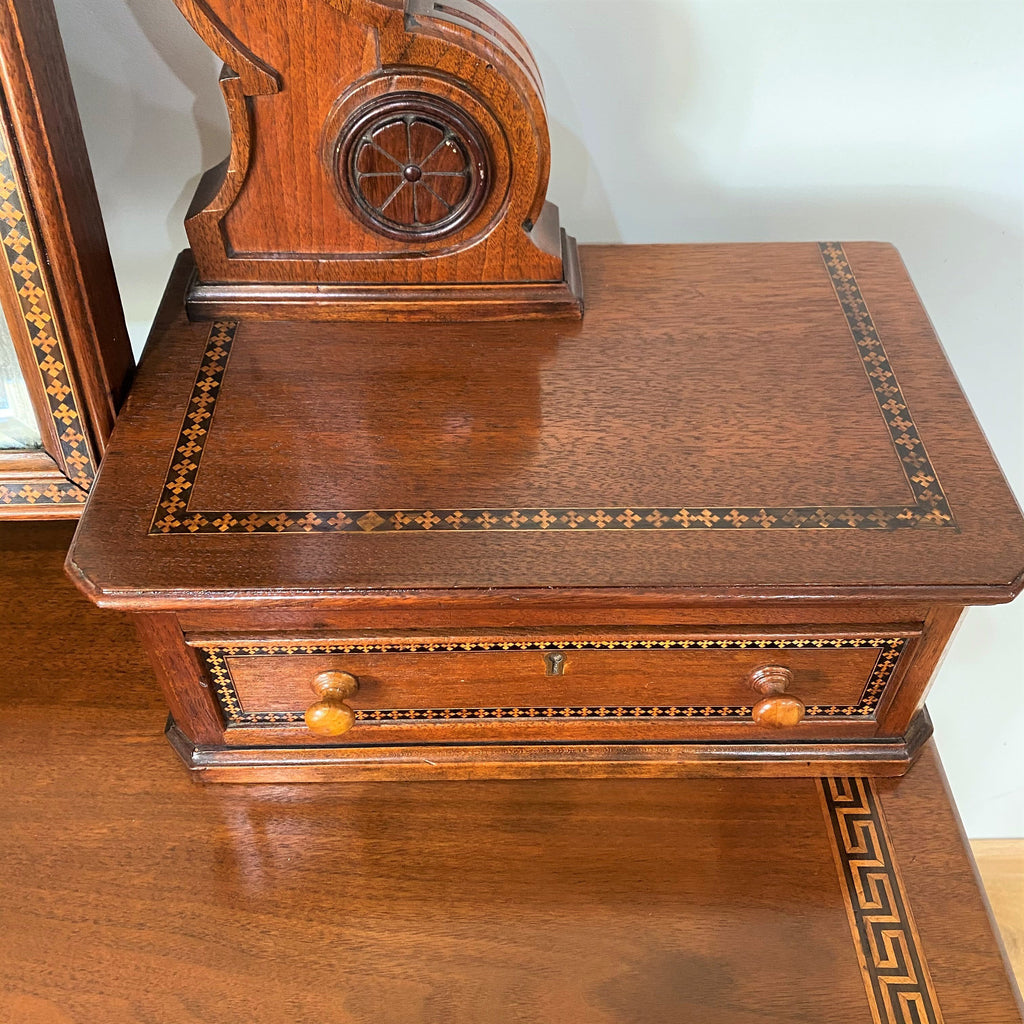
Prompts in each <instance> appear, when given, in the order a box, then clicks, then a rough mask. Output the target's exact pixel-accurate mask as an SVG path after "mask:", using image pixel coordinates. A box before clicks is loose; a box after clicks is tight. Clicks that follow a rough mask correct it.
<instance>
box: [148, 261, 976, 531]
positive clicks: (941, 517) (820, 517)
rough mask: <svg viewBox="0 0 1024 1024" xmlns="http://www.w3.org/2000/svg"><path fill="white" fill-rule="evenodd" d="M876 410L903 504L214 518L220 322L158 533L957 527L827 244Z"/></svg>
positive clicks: (225, 342) (220, 514)
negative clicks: (209, 497)
mask: <svg viewBox="0 0 1024 1024" xmlns="http://www.w3.org/2000/svg"><path fill="white" fill-rule="evenodd" d="M819 250H820V252H821V257H822V260H823V261H824V265H825V268H826V269H827V271H828V275H829V279H830V280H831V282H832V287H833V289H834V290H835V294H836V298H837V301H838V302H839V305H840V307H841V309H842V311H843V315H844V316H845V318H846V322H847V324H848V325H849V329H850V334H851V336H852V338H853V341H854V343H855V344H856V346H857V351H858V355H859V356H860V359H861V361H862V364H863V366H864V372H865V373H866V374H867V378H868V382H869V384H870V385H871V390H872V393H873V394H874V396H875V400H876V401H877V403H878V410H879V413H880V414H881V416H882V419H883V421H884V423H885V426H886V429H887V430H888V432H889V436H890V440H891V442H892V445H893V449H894V451H895V453H896V455H897V456H898V457H899V459H900V466H901V469H902V471H903V474H904V477H905V478H906V482H907V486H908V488H909V490H910V495H911V500H909V501H908V502H906V503H905V504H902V505H885V506H879V505H841V506H840V505H835V506H833V505H806V506H788V505H780V506H771V507H767V506H757V505H750V506H714V507H712V506H707V505H690V506H679V505H669V506H660V507H652V506H646V505H631V506H616V507H611V506H605V507H603V508H561V507H559V508H553V507H545V508H408V509H393V508H390V509H380V508H371V509H343V510H341V509H333V510H324V509H316V510H310V509H303V510H266V509H264V510H252V509H242V510H237V509H236V510H230V511H209V510H198V509H193V508H191V507H190V504H189V499H190V496H191V493H192V488H193V487H194V485H195V482H196V478H197V476H198V474H199V467H200V464H201V460H202V455H203V449H204V447H205V444H206V440H207V438H208V437H209V431H210V426H211V423H212V421H213V416H214V412H215V410H216V406H217V398H218V395H219V394H220V392H221V389H222V387H223V382H224V374H225V371H226V369H227V364H228V359H229V357H230V353H231V347H232V344H233V343H234V340H235V335H236V333H237V331H238V327H239V324H238V323H237V322H235V321H218V322H216V323H214V324H213V326H212V328H211V330H210V337H209V344H208V346H207V349H206V351H205V353H204V355H203V358H202V360H201V361H200V366H199V370H198V372H197V374H196V379H195V385H194V386H193V389H192V394H191V396H190V398H189V403H188V406H187V408H186V412H185V417H184V420H183V422H182V427H181V431H180V434H179V436H178V441H177V445H176V447H175V451H174V454H173V456H172V458H171V462H170V466H169V468H168V471H167V476H166V480H165V483H164V486H163V490H162V493H161V496H160V500H159V503H158V505H157V508H156V511H155V513H154V515H153V521H152V524H151V526H150V531H149V532H150V534H151V535H161V534H164V535H166V534H296V533H307V534H312V533H346V534H355V535H360V534H362V535H365V534H375V535H376V534H393V533H399V532H406V533H408V532H410V531H412V532H426V531H430V532H434V533H437V532H448V531H461V532H467V533H471V532H479V531H485V532H486V531H491V532H504V531H520V532H523V531H526V532H531V531H548V532H550V531H570V532H573V531H575V532H590V531H609V530H632V531H634V532H638V531H639V532H643V531H646V530H655V531H657V530H696V531H702V530H769V529H776V530H826V529H828V530H851V529H852V530H887V531H891V530H900V529H907V528H938V527H952V528H953V529H957V526H956V521H955V519H954V517H953V513H952V511H951V510H950V507H949V502H948V501H947V500H946V497H945V494H944V493H943V491H942V487H941V485H940V483H939V479H938V474H937V473H936V472H935V469H934V467H933V466H932V463H931V460H930V459H929V456H928V453H927V450H926V448H925V445H924V441H923V440H922V438H921V435H920V432H919V431H918V429H917V426H916V424H915V423H914V419H913V416H912V415H911V413H910V409H909V407H908V404H907V400H906V398H905V397H904V395H903V392H902V390H901V389H900V385H899V381H898V380H897V378H896V373H895V370H894V369H893V367H892V364H891V363H890V362H889V357H888V355H887V354H886V351H885V346H884V345H883V344H882V340H881V338H880V337H879V335H878V331H877V329H876V328H875V324H874V321H873V320H872V318H871V314H870V312H869V311H868V307H867V303H866V302H865V301H864V297H863V295H862V294H861V292H860V288H859V287H858V285H857V280H856V278H855V277H854V274H853V271H852V269H851V268H850V264H849V261H848V259H847V257H846V253H845V252H844V250H843V247H842V245H840V244H839V243H837V242H822V243H819Z"/></svg>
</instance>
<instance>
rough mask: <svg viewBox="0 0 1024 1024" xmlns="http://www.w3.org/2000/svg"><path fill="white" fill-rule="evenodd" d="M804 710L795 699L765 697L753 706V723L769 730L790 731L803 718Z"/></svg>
mask: <svg viewBox="0 0 1024 1024" xmlns="http://www.w3.org/2000/svg"><path fill="white" fill-rule="evenodd" d="M805 710H806V708H805V707H804V705H803V701H800V700H797V699H796V697H786V696H782V695H780V696H778V697H765V699H764V700H759V701H758V702H757V703H756V704H755V705H754V712H753V715H754V721H755V722H757V724H758V725H761V726H766V727H768V728H769V729H792V728H793V726H794V725H796V724H797V723H798V722H799V721H800V720H801V719H802V718H803V717H804V711H805Z"/></svg>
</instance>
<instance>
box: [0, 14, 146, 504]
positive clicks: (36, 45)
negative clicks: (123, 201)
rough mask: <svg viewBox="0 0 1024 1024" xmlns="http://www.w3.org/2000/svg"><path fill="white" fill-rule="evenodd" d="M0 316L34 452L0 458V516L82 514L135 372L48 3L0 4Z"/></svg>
mask: <svg viewBox="0 0 1024 1024" xmlns="http://www.w3.org/2000/svg"><path fill="white" fill-rule="evenodd" d="M0 89H2V101H0V106H2V108H3V110H2V113H3V126H2V127H0V202H2V204H3V205H2V207H0V221H2V230H0V237H2V243H3V244H2V247H0V253H2V256H0V262H2V263H3V264H4V270H3V272H0V307H2V311H3V316H4V317H5V319H6V321H7V324H8V327H9V329H10V332H11V336H12V340H13V342H14V345H15V349H16V351H17V352H18V356H19V360H20V363H21V367H22V373H23V376H24V378H25V380H26V383H27V384H28V386H29V391H30V394H31V396H32V399H33V405H34V408H35V413H36V418H37V421H38V423H39V426H40V432H41V435H42V439H43V451H42V452H26V453H15V452H5V453H2V454H0V517H4V518H33V519H35V518H44V517H49V518H52V517H57V518H67V517H73V516H77V515H79V514H80V512H81V509H82V505H83V503H84V501H85V497H86V494H87V492H88V490H89V488H90V486H91V485H92V481H93V478H94V476H95V473H96V467H97V465H98V463H99V459H100V456H101V455H102V453H103V451H104V449H105V447H106V442H107V438H108V436H109V434H110V431H111V429H112V427H113V421H114V416H115V414H116V412H117V410H118V408H119V407H120V405H121V402H122V401H123V399H124V396H125V394H126V392H127V388H128V384H129V382H130V379H131V375H132V371H133V369H134V361H133V358H132V353H131V347H130V344H129V341H128V335H127V331H126V329H125V324H124V315H123V312H122V310H121V301H120V297H119V296H118V292H117V284H116V282H115V280H114V271H113V267H112V266H111V262H110V254H109V252H108V249H107V241H106V235H105V232H104V229H103V222H102V219H101V217H100V210H99V203H98V200H97V198H96V191H95V187H94V184H93V181H92V174H91V171H90V168H89V162H88V154H87V152H86V148H85V140H84V138H83V136H82V129H81V124H80V123H79V120H78V112H77V108H76V106H75V98H74V93H73V92H72V88H71V81H70V77H69V75H68V69H67V63H66V61H65V57H64V51H63V48H62V45H61V39H60V32H59V29H58V26H57V20H56V15H55V14H54V10H53V4H52V0H38V2H33V3H31V4H29V3H26V2H23V0H4V2H3V3H2V4H0Z"/></svg>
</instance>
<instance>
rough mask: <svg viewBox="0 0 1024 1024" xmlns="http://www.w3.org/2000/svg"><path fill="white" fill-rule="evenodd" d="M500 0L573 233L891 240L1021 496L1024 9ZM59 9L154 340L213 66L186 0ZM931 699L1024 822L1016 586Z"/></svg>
mask: <svg viewBox="0 0 1024 1024" xmlns="http://www.w3.org/2000/svg"><path fill="white" fill-rule="evenodd" d="M275 2H278V3H281V2H284V0H275ZM498 3H499V5H500V6H501V8H502V10H503V11H504V12H505V13H506V14H508V15H509V16H510V17H511V18H512V20H513V21H514V22H515V23H516V24H517V25H518V26H519V28H520V29H522V30H523V32H524V34H525V35H526V37H527V38H528V39H529V40H530V41H531V43H532V45H533V47H534V50H535V52H536V54H537V57H538V59H539V62H540V65H541V70H542V71H543V73H544V78H545V81H546V83H547V92H548V108H549V113H550V116H551V120H552V146H553V150H554V173H553V176H552V181H551V187H550V191H549V195H550V197H551V198H552V199H553V200H554V201H555V202H557V203H558V204H559V205H560V206H561V208H562V218H563V223H564V224H565V225H566V226H567V227H568V228H569V230H570V231H572V232H574V233H575V234H576V235H577V237H578V238H579V239H580V241H583V242H595V241H605V242H608V241H611V242H648V241H662V242H684V241H729V240H765V241H768V240H792V239H843V240H854V239H864V238H870V239H884V240H889V241H893V242H895V243H896V244H897V245H898V246H899V248H900V250H901V251H902V253H903V257H904V259H905V260H906V262H907V264H908V266H909V267H910V272H911V274H912V275H913V278H914V281H915V283H916V284H917V287H918V289H919V291H920V293H921V295H922V297H923V299H924V302H925V305H926V306H927V307H928V309H929V311H930V313H931V316H932V318H933V321H934V323H935V326H936V328H937V330H938V333H939V335H940V337H941V338H942V340H943V342H944V344H945V346H946V348H947V350H948V352H949V354H950V357H951V359H952V361H953V363H954V365H955V366H956V368H957V371H958V373H959V374H960V379H961V382H962V383H963V386H964V389H965V390H966V392H967V394H968V396H969V397H970V399H971V401H972V403H973V405H974V408H975V410H976V412H977V414H978V417H979V419H980V420H981V422H982V425H983V426H984V428H985V430H986V432H987V434H988V436H989V438H990V441H991V443H992V446H993V448H994V449H995V451H996V454H997V455H998V457H999V459H1000V461H1001V463H1002V466H1003V469H1004V470H1005V472H1006V473H1007V475H1008V476H1009V478H1010V481H1011V484H1012V485H1013V486H1014V488H1015V490H1016V491H1017V493H1018V494H1024V429H1022V425H1024V417H1022V413H1021V405H1022V398H1024V61H1022V60H1021V55H1022V54H1024V3H1021V2H1020V0H916V2H915V0H857V2H855V3H850V2H849V0H843V2H839V0H773V2H771V3H766V2H763V0H498ZM57 8H58V12H59V15H60V18H61V24H62V27H63V31H64V37H65V46H66V48H67V51H68V56H69V61H70V64H71V70H72V76H73V78H74V82H75V87H76V89H77V92H78V97H79V103H80V106H81V111H82V119H83V122H84V125H85V130H86V135H87V137H88V141H89V147H90V152H91V154H92V159H93V166H94V169H95V173H96V178H97V184H98V187H99V191H100V198H101V202H102V204H103V209H104V212H105V214H106V218H107V226H108V231H109V234H110V243H111V248H112V250H113V255H114V262H115V264H116V267H117V271H118V277H119V280H120V283H121V287H122V290H123V294H124V301H125V307H126V310H127V316H128V319H129V321H130V323H131V327H132V330H133V336H134V337H135V339H136V341H137V342H139V343H141V341H142V340H143V338H144V336H145V331H146V325H147V323H148V321H149V319H150V317H151V316H152V314H153V311H154V309H155V306H156V303H157V300H158V298H159V296H160V292H161V289H162V287H163V282H164V278H165V275H166V273H167V270H168V269H169V267H170V264H171V260H172V258H173V255H174V253H175V252H177V251H178V250H179V249H181V248H183V247H184V245H185V237H184V233H183V231H182V229H181V226H180V225H181V221H182V217H183V216H184V211H185V207H186V205H187V203H188V200H189V199H190V198H191V196H192V192H193V190H194V188H195V185H196V181H197V178H198V176H199V174H200V172H201V171H202V170H203V169H205V168H206V167H208V166H210V165H211V164H213V163H215V162H216V161H217V160H219V159H221V158H222V157H223V156H224V155H225V154H226V152H227V135H226V127H225V124H226V119H225V115H224V113H223V108H222V105H221V100H220V94H219V92H218V90H217V87H216V73H217V62H216V61H215V59H214V58H212V56H210V55H209V54H208V52H207V51H206V49H205V48H204V46H203V45H202V44H201V43H200V42H199V40H198V39H197V38H195V37H194V36H193V35H192V32H191V29H189V28H188V26H187V25H186V24H185V22H184V20H183V19H182V18H181V17H180V15H179V14H178V13H177V10H176V9H175V7H174V5H173V3H172V2H171V0H57ZM929 703H930V707H931V711H932V715H933V717H934V719H935V723H936V732H937V735H938V740H939V747H940V749H941V752H942V754H943V757H944V759H945V763H946V768H947V771H948V773H949V776H950V779H951V782H952V785H953V789H954V793H955V795H956V797H957V800H958V803H959V806H960V809H961V812H962V814H963V817H964V819H965V823H966V826H967V829H968V832H969V834H970V835H972V836H974V837H983V836H1024V600H1022V601H1021V602H1019V603H1018V605H1016V606H1009V607H1001V608H988V609H976V610H974V611H972V612H970V613H969V615H968V617H967V619H966V622H965V624H964V626H963V628H962V629H961V631H960V634H959V636H958V638H957V640H956V642H955V644H954V646H953V649H952V652H951V653H950V655H949V657H948V659H947V661H946V663H945V665H944V667H943V668H942V670H941V672H940V674H939V678H938V680H937V683H936V686H935V689H934V690H933V694H932V697H931V699H930V702H929Z"/></svg>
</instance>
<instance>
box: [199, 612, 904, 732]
mask: <svg viewBox="0 0 1024 1024" xmlns="http://www.w3.org/2000/svg"><path fill="white" fill-rule="evenodd" d="M915 636H916V634H915V633H913V632H910V631H907V630H889V631H886V632H880V633H878V634H872V635H868V634H863V635H827V634H814V635H793V634H790V635H771V636H766V635H764V633H763V632H762V633H759V634H756V635H749V636H748V635H743V634H742V633H733V634H731V635H729V636H722V635H708V634H699V633H686V634H682V633H672V634H667V633H652V634H648V635H637V634H636V633H630V634H628V635H614V636H609V635H600V636H597V635H586V634H580V633H574V634H572V635H565V634H562V635H559V634H543V635H537V634H531V635H515V636H508V635H470V636H457V637H451V636H450V635H449V636H446V637H444V638H438V637H430V636H426V637H425V636H422V635H419V636H409V635H405V636H374V637H365V636H360V637H348V638H344V637H323V638H318V637H312V638H311V637H304V638H282V637H273V638H270V637H265V638H257V639H253V638H244V639H237V638H233V637H232V638H228V637H224V638H216V639H214V638H206V637H202V638H190V639H189V643H190V644H191V645H192V646H193V647H195V648H196V651H197V653H198V655H199V657H200V659H201V661H202V663H203V665H204V666H205V669H206V672H207V673H208V676H209V681H210V685H211V688H212V689H213V692H214V693H215V694H216V697H217V701H218V703H219V705H220V708H221V712H222V715H223V718H224V722H225V725H226V729H227V735H228V736H230V734H231V732H232V730H238V729H246V730H248V729H254V728H255V729H266V728H275V727H276V728H281V729H288V730H291V731H300V732H301V731H305V730H306V724H305V714H306V711H307V710H308V709H309V707H310V706H311V705H313V704H315V703H318V702H319V701H320V700H321V696H320V695H318V693H317V692H316V689H315V685H316V681H317V679H318V677H322V674H323V673H345V674H347V675H349V676H351V677H354V679H355V684H354V685H350V686H349V689H348V691H346V693H345V694H344V695H338V694H336V693H335V694H334V695H333V697H332V698H331V699H334V700H336V701H338V702H343V703H344V704H345V705H346V706H347V708H348V709H350V710H351V713H352V717H351V722H350V723H349V724H350V726H351V728H350V729H349V730H347V731H346V733H345V735H344V736H342V737H341V738H340V739H339V740H337V742H343V743H372V742H375V740H377V739H379V738H383V737H385V736H386V738H387V741H388V742H396V736H400V735H401V734H402V733H403V732H404V734H405V735H406V736H407V737H409V738H410V739H411V740H415V741H419V740H420V739H421V738H422V737H423V736H424V735H427V734H428V733H429V731H430V730H431V729H433V730H435V731H438V730H441V731H444V732H446V734H448V736H449V738H456V739H458V738H469V737H472V738H477V739H482V740H486V739H488V738H490V734H493V735H495V736H499V737H507V736H508V735H509V734H514V735H515V736H516V737H517V738H519V739H529V738H530V737H531V736H536V737H537V738H538V739H549V738H551V735H552V733H553V730H555V729H556V728H557V733H558V735H566V736H568V735H570V734H571V735H572V736H573V737H574V738H583V739H585V738H587V737H601V736H604V735H614V734H617V733H618V732H620V731H621V730H617V729H615V726H616V725H619V726H624V725H628V727H629V729H630V730H631V732H633V733H635V731H636V729H637V727H638V726H640V725H641V724H644V725H646V726H647V727H649V728H647V729H646V730H645V731H646V733H647V734H648V735H651V736H653V737H660V736H665V737H668V738H686V736H687V735H689V734H690V733H692V731H693V729H694V727H697V726H699V727H700V731H701V732H702V733H704V734H706V733H707V730H708V727H709V726H712V724H715V725H718V726H720V727H721V729H727V730H728V731H729V732H734V731H735V730H736V729H740V730H741V731H742V732H743V733H744V734H746V735H749V734H750V730H755V731H756V732H758V733H763V734H765V735H773V734H778V732H779V729H780V728H781V729H783V730H784V731H789V730H790V729H791V728H795V727H796V726H797V723H799V726H800V727H801V728H804V729H806V728H807V726H814V725H815V724H818V725H823V726H825V725H827V724H828V723H833V724H835V723H837V722H850V721H852V720H856V721H859V722H862V723H870V722H872V721H873V720H874V715H875V712H876V710H877V708H878V707H879V703H880V701H881V700H882V697H883V694H884V693H885V692H886V689H887V687H888V686H889V685H890V684H891V682H892V681H893V679H894V676H895V673H896V670H897V666H898V665H900V663H901V660H903V659H904V658H905V656H906V654H907V651H908V650H909V647H910V645H911V644H912V643H913V640H914V637H915ZM336 678H340V676H338V677H336ZM322 682H323V677H322V678H321V684H322ZM766 700H768V701H774V702H775V705H774V706H773V707H768V708H766V707H765V705H764V702H765V701H766ZM797 705H799V707H797ZM773 710H774V711H781V712H782V717H781V718H780V719H779V720H777V721H776V720H774V716H773V714H772V712H773ZM758 712H760V713H761V714H760V715H759V714H758ZM347 713H348V712H347V711H346V712H345V714H346V715H347ZM410 730H411V731H412V732H414V733H415V734H416V735H415V736H410V735H409V734H410ZM424 730H427V732H426V733H425V732H424ZM610 730H611V732H610ZM228 742H230V739H229V740H228Z"/></svg>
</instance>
